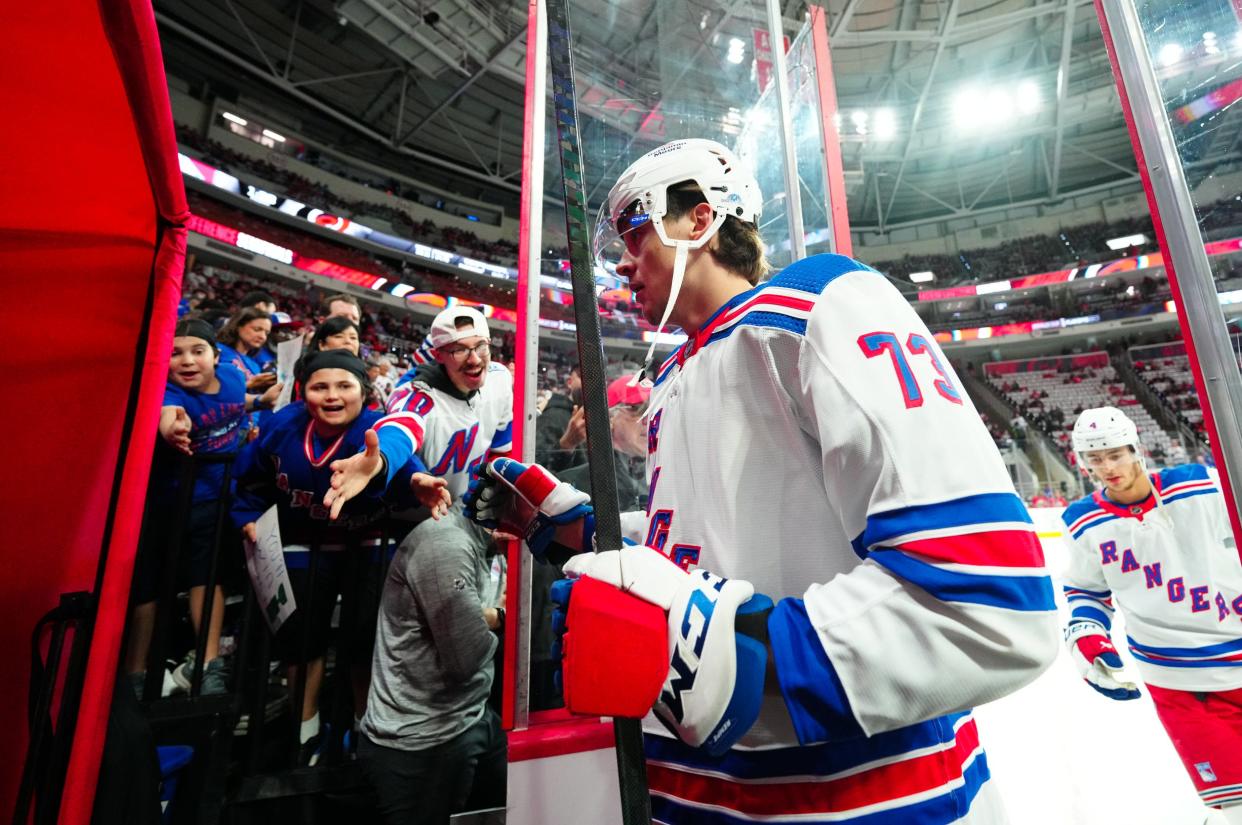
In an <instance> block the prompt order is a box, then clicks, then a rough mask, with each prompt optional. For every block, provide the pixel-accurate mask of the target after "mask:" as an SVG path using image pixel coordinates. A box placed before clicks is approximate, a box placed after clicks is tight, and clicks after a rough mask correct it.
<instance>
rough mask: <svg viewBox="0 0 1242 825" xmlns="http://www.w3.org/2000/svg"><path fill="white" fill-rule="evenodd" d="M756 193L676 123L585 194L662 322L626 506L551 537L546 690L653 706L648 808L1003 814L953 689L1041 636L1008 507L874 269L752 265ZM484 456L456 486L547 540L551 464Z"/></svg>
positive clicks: (1052, 637)
mask: <svg viewBox="0 0 1242 825" xmlns="http://www.w3.org/2000/svg"><path fill="white" fill-rule="evenodd" d="M762 204H763V197H762V195H761V194H760V191H759V186H758V184H757V182H756V179H755V177H754V175H753V173H752V172H751V171H750V169H748V168H747V166H746V165H745V164H744V163H742V162H741V161H740V159H739V158H738V157H737V156H736V155H735V154H734V153H733V152H732V151H730V150H729V149H728V148H727V147H725V146H722V145H720V144H719V143H716V142H714V141H710V140H677V141H673V142H671V143H668V144H665V145H664V146H661V147H659V148H657V149H655V150H653V151H651V152H648V153H647V154H646V155H644V156H642V157H640V158H638V159H637V160H636V161H634V163H633V164H632V165H631V166H630V167H629V168H628V169H627V170H626V171H625V172H624V173H623V174H622V175H621V177H620V179H619V180H618V181H617V183H616V185H615V186H614V187H613V188H612V190H611V192H610V193H609V196H608V202H607V204H606V205H605V207H604V209H603V210H602V211H601V214H600V218H599V221H598V225H597V232H596V250H597V255H598V256H599V259H598V261H597V262H598V263H599V265H600V266H601V267H602V268H604V269H608V268H609V267H610V266H612V267H613V269H614V271H615V272H616V275H617V276H618V277H619V278H621V279H623V280H626V281H627V282H628V283H629V286H630V288H631V290H632V291H633V294H634V298H635V300H636V301H637V302H638V303H639V304H640V305H641V307H642V312H643V315H644V316H645V318H646V319H647V320H648V321H649V322H650V323H652V324H659V325H661V326H663V325H664V324H670V325H676V326H679V327H680V328H681V329H682V331H683V332H685V333H686V335H687V336H688V339H689V340H688V341H687V342H686V343H685V344H683V345H682V346H681V347H679V348H678V350H677V351H676V352H675V353H674V354H673V356H672V357H670V358H668V359H667V360H665V361H664V363H663V364H662V365H660V366H659V367H658V368H657V369H655V370H654V371H653V372H654V374H653V375H652V383H653V386H652V389H651V395H650V399H649V403H648V406H647V409H646V414H645V418H646V433H645V435H646V438H645V444H644V445H643V448H644V449H645V452H646V475H647V483H648V488H649V501H648V507H647V509H646V511H645V512H644V511H641V510H640V511H637V512H636V513H623V514H622V527H623V530H628V531H629V532H628V536H629V538H632V539H636V540H637V541H638V542H639V543H640V545H641V546H638V547H627V548H625V549H618V548H610V547H601V548H599V549H600V551H601V552H599V553H596V554H590V553H581V554H579V555H575V556H573V557H572V558H570V559H568V560H567V561H566V564H565V568H564V570H565V572H566V574H567V575H568V576H570V577H571V579H573V578H574V577H577V579H578V583H576V584H574V585H573V586H572V593H573V595H572V598H571V599H570V600H569V605H568V613H567V621H568V625H567V629H566V639H565V644H564V646H563V648H562V649H563V651H564V657H563V676H564V678H563V684H564V687H565V699H566V705H567V707H569V709H570V710H571V711H577V710H581V711H582V712H587V711H598V712H602V713H603V715H627V714H628V715H633V714H634V712H635V710H634V709H635V708H639V709H640V710H643V711H645V710H646V708H651V709H652V710H653V712H654V713H653V715H652V716H650V717H648V719H647V720H646V722H645V724H644V733H645V734H647V735H646V736H645V742H644V745H645V748H646V753H647V757H648V760H649V761H648V776H647V778H648V784H649V787H650V790H651V805H652V813H653V818H654V820H655V821H659V822H699V821H703V822H706V821H709V820H710V821H712V822H716V821H719V822H726V821H728V822H735V821H736V822H742V821H747V822H749V821H759V820H768V819H773V820H775V819H780V820H782V821H784V820H785V819H786V818H788V819H789V820H790V821H792V820H793V819H799V820H800V821H803V820H804V821H806V822H811V821H815V822H827V821H832V822H836V823H850V822H858V823H861V822H871V821H873V820H874V819H877V818H879V819H884V821H892V822H901V823H908V824H909V825H930V823H937V825H939V823H944V822H948V821H950V820H952V821H954V822H957V823H962V825H983V824H984V823H994V822H999V821H1003V816H1002V814H1001V813H1000V811H999V800H998V798H997V792H996V791H995V790H994V789H993V786H992V785H991V783H989V782H988V772H987V760H986V759H984V758H982V756H980V750H979V738H978V737H979V732H978V730H977V728H976V724H975V721H974V720H973V718H972V717H971V715H970V713H969V712H968V711H966V710H965V709H967V708H970V707H972V706H974V705H976V704H979V703H983V702H988V701H991V700H993V699H996V698H998V697H1000V696H1003V695H1005V694H1007V693H1009V692H1011V691H1013V690H1015V689H1017V688H1018V687H1021V686H1022V685H1024V684H1026V683H1027V682H1029V681H1030V680H1031V679H1033V678H1035V676H1036V675H1037V674H1038V673H1040V672H1041V671H1042V670H1043V669H1044V668H1045V667H1046V666H1047V665H1048V664H1049V663H1050V662H1051V661H1052V660H1053V658H1055V656H1056V653H1057V644H1058V639H1057V618H1056V603H1055V598H1054V596H1053V590H1052V582H1051V580H1050V579H1049V577H1048V576H1047V575H1046V573H1045V571H1044V570H1043V556H1042V551H1041V548H1040V545H1039V541H1038V537H1037V536H1036V533H1035V531H1034V528H1033V526H1032V524H1031V520H1030V516H1029V515H1028V514H1027V512H1026V509H1025V508H1024V507H1023V505H1022V502H1021V499H1019V498H1018V496H1017V494H1016V493H1015V491H1014V489H1013V484H1012V482H1011V480H1010V478H1009V476H1008V474H1007V472H1006V471H1005V467H1004V463H1003V462H1002V461H1001V459H1000V456H999V454H998V453H997V450H996V446H995V444H994V443H993V441H992V439H991V437H990V436H989V435H988V432H987V430H986V428H985V427H984V425H983V423H982V421H981V420H980V418H979V415H978V413H977V412H976V411H975V408H974V406H973V405H972V404H971V402H970V399H968V398H967V397H966V396H965V394H964V393H963V391H962V390H961V389H960V383H959V381H958V379H957V377H956V375H955V374H954V372H953V369H952V367H951V366H950V365H949V363H948V361H947V360H946V359H945V358H944V354H943V353H942V352H941V351H940V349H939V347H938V346H937V344H936V342H935V339H934V337H933V336H932V334H931V333H930V332H929V331H928V330H927V327H926V325H925V324H924V323H923V322H922V321H921V320H920V319H919V317H918V315H917V314H916V313H915V312H914V310H913V308H912V307H911V306H910V304H909V303H908V302H907V301H905V300H904V299H903V298H902V296H901V294H900V293H899V292H898V291H897V290H896V289H895V288H894V287H893V286H892V285H891V284H890V283H889V282H888V280H887V279H886V278H884V277H883V276H882V275H880V274H879V273H878V272H876V271H875V270H874V269H871V268H870V267H868V266H866V265H864V264H861V263H859V262H858V261H855V260H851V259H850V258H847V257H844V256H841V255H816V256H812V257H809V258H806V259H805V260H801V261H797V262H795V263H793V264H791V265H790V266H788V267H786V268H785V269H784V270H782V271H781V272H779V273H777V274H775V275H773V276H772V277H771V278H770V279H769V280H766V281H764V278H765V277H766V276H767V274H768V272H767V270H768V264H767V262H766V260H765V257H764V243H763V239H762V237H761V236H760V233H759V228H758V223H757V222H758V219H759V215H760V208H761V205H762ZM488 476H489V478H488V479H485V480H482V481H481V482H480V484H479V486H478V487H477V488H476V489H477V490H478V499H479V501H480V502H482V504H483V505H485V506H484V507H481V508H476V510H477V511H478V512H484V511H487V512H491V513H501V514H503V513H504V512H505V509H504V505H503V502H504V501H505V499H506V498H510V499H513V500H516V499H522V500H524V502H525V504H527V505H528V509H537V510H538V516H537V517H536V518H535V519H534V521H533V522H531V524H532V525H533V527H534V534H536V535H542V534H543V533H544V532H546V530H545V527H547V525H549V524H550V525H552V526H555V527H557V528H558V530H557V533H556V537H557V541H555V542H552V543H551V544H549V545H547V546H546V549H545V552H546V553H547V557H548V558H549V559H553V560H555V559H554V558H553V556H552V555H551V553H552V552H553V551H554V550H556V549H557V548H558V545H559V546H567V547H570V549H571V550H572V549H573V546H572V545H573V532H572V531H571V530H569V529H568V527H569V526H570V525H569V524H568V522H566V521H565V519H566V513H567V510H569V509H570V508H571V507H582V506H585V505H584V504H582V503H581V502H579V501H578V500H577V499H574V498H572V497H571V496H569V495H566V494H565V491H564V490H563V486H568V485H564V484H563V482H562V484H561V485H557V484H556V483H555V479H552V478H550V477H549V475H548V474H547V473H546V471H543V470H541V469H539V470H537V469H536V468H533V467H532V468H521V471H518V468H515V467H514V465H513V463H512V462H503V463H498V464H493V465H489V466H488ZM470 512H471V510H470V498H469V497H468V499H467V514H469V513H470ZM513 512H520V508H518V509H515V510H513ZM634 517H637V518H636V519H635V518H634ZM539 519H543V520H544V522H546V524H543V525H541V524H540V522H539ZM497 520H499V521H501V522H502V523H504V522H503V520H502V519H500V518H499V517H498V519H497ZM582 523H583V525H584V526H585V525H586V524H587V519H586V518H585V517H583V519H582ZM549 529H550V528H549ZM527 534H528V535H531V534H532V533H531V531H530V529H529V528H528V530H527ZM528 545H529V546H531V549H532V552H536V548H535V546H534V545H533V544H531V543H530V542H528ZM588 547H589V544H588ZM586 580H594V581H586ZM559 584H560V583H558V585H559ZM584 585H585V586H584ZM557 593H558V595H556V596H554V598H559V597H560V596H562V595H564V588H563V587H558V591H557ZM603 594H607V597H604V595H603ZM765 594H766V595H765ZM769 597H771V598H769ZM777 600H779V602H778V603H776V604H773V602H776V601H777ZM638 602H643V603H645V604H642V605H641V606H640V605H638V604H637V603H638ZM652 605H655V606H656V607H658V608H659V613H658V618H659V619H660V620H661V621H658V622H655V625H656V626H655V627H654V629H652V628H651V627H650V626H648V625H647V624H646V623H645V622H642V621H634V619H635V618H636V617H649V616H651V615H655V613H653V611H652V610H651V606H652ZM631 607H632V610H631ZM619 614H624V615H619ZM576 616H577V617H579V618H586V617H592V618H591V619H590V620H588V621H576V619H575V617H576ZM596 617H598V620H596ZM619 650H625V651H627V652H629V651H639V650H650V651H654V654H653V655H654V658H655V660H656V661H658V662H661V663H662V664H663V665H664V667H663V669H661V668H659V667H648V665H649V662H648V661H647V660H645V659H644V660H642V661H639V659H638V658H637V657H635V658H626V657H620V656H618V655H616V654H617V651H619ZM627 662H628V663H630V665H641V667H637V666H627V664H626V663H627ZM933 751H934V752H935V753H936V755H937V756H936V759H935V760H934V764H931V763H929V762H928V761H927V759H926V754H928V753H932V752H933ZM924 768H926V769H927V773H923V769H924ZM916 787H917V789H918V790H917V792H914V791H913V789H914V788H916Z"/></svg>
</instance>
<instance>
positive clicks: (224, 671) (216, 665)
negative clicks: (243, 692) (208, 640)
mask: <svg viewBox="0 0 1242 825" xmlns="http://www.w3.org/2000/svg"><path fill="white" fill-rule="evenodd" d="M228 680H229V671H228V667H227V665H226V662H225V660H224V657H222V656H220V657H217V658H215V659H212V660H211V661H210V662H208V663H207V664H206V665H204V667H203V692H202V695H203V696H211V695H213V694H220V693H228V692H229V685H228Z"/></svg>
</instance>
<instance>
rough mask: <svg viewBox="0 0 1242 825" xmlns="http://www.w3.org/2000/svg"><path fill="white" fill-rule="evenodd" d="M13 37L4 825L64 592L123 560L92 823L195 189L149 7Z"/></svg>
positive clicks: (33, 10) (96, 7) (86, 732)
mask: <svg viewBox="0 0 1242 825" xmlns="http://www.w3.org/2000/svg"><path fill="white" fill-rule="evenodd" d="M3 32H4V33H3V35H0V39H2V40H3V45H4V48H2V49H0V76H2V77H4V78H6V81H7V82H6V83H5V87H4V101H5V106H4V112H5V115H6V117H5V124H4V129H3V132H2V133H0V147H2V152H0V157H3V158H4V160H3V162H0V204H2V208H0V275H2V276H3V279H4V281H3V283H4V294H5V295H6V296H7V301H6V304H7V306H8V308H9V309H8V312H7V313H6V318H5V327H6V329H5V334H4V337H3V344H2V345H0V353H2V355H0V364H3V366H4V372H3V374H4V377H5V383H6V385H7V389H8V392H7V393H6V396H7V399H8V403H6V404H5V405H4V418H3V420H4V429H5V432H6V433H7V434H8V439H7V440H8V448H7V450H6V452H7V453H8V455H7V456H6V469H5V473H4V475H5V481H4V485H3V489H4V500H5V501H4V507H5V512H6V514H7V515H8V518H7V522H8V525H7V529H6V531H5V532H6V535H5V539H6V540H5V541H4V542H3V543H0V567H2V569H3V570H4V575H3V576H0V604H3V605H4V621H3V622H0V650H3V651H5V658H6V660H7V661H8V662H9V666H8V667H6V668H5V669H4V673H3V675H0V730H4V731H5V736H4V737H0V811H11V810H12V806H13V803H14V801H15V796H16V788H17V783H18V779H19V776H20V771H21V765H22V760H23V757H24V754H25V750H26V744H27V743H26V733H25V732H26V719H25V709H26V693H27V680H28V678H29V674H28V671H27V662H28V661H29V653H28V650H29V637H30V632H31V629H32V627H33V625H34V622H35V621H36V620H37V619H38V617H39V616H40V615H41V614H42V613H44V612H45V611H46V610H48V609H49V608H51V607H54V606H55V604H56V602H57V597H58V595H59V594H60V593H62V592H66V591H70V590H91V589H93V588H94V587H95V582H96V576H97V573H98V572H99V564H100V560H101V558H102V557H103V555H104V553H105V549H106V558H107V566H106V570H105V572H104V576H103V578H102V581H103V587H102V589H101V591H100V594H99V597H100V598H99V610H98V616H97V620H96V632H95V636H94V639H93V643H92V647H91V655H90V660H89V663H88V673H87V682H86V686H85V689H84V693H83V697H82V701H81V705H80V708H81V712H80V717H79V725H78V731H77V736H76V737H75V741H74V751H73V756H72V759H71V764H70V769H69V775H68V776H67V777H66V781H65V800H64V809H63V814H62V821H63V822H85V821H86V820H87V819H88V817H89V810H90V804H91V800H92V798H93V794H94V783H95V775H96V773H97V770H98V761H99V753H100V749H101V748H102V736H103V732H104V727H105V721H106V715H107V708H108V702H109V699H110V695H111V685H112V678H113V674H114V673H115V667H116V656H117V651H118V648H119V643H120V636H121V629H122V626H123V621H124V604H125V600H126V597H127V595H128V589H129V577H130V573H131V571H132V567H133V556H134V550H135V545H136V540H137V531H138V524H139V519H140V516H141V509H142V497H143V490H144V487H145V483H146V473H147V468H148V466H149V463H150V456H151V449H152V445H153V431H154V424H155V420H156V417H157V416H158V405H159V402H160V398H161V395H162V389H163V383H164V377H165V375H166V372H167V368H168V367H167V365H168V361H167V352H168V346H169V342H170V339H171V335H172V325H173V323H174V322H175V313H176V302H177V296H178V293H179V289H180V280H181V268H182V266H183V262H184V251H185V234H184V229H182V228H181V225H182V224H183V223H184V220H185V217H186V206H185V193H184V191H183V189H182V185H181V179H180V175H179V174H178V172H177V159H176V143H175V138H174V136H173V130H172V120H171V113H170V109H169V104H168V95H167V87H166V85H165V79H164V73H163V61H162V56H161V54H160V49H159V42H158V38H157V36H156V30H155V22H154V17H153V15H152V12H151V8H150V3H149V0H146V1H145V2H144V0H109V2H106V3H97V2H86V0H43V2H39V3H21V4H15V5H12V6H11V7H10V8H8V9H7V10H6V13H5V25H4V28H3ZM123 444H125V445H126V448H125V451H124V454H122V445H123ZM6 815H7V814H6Z"/></svg>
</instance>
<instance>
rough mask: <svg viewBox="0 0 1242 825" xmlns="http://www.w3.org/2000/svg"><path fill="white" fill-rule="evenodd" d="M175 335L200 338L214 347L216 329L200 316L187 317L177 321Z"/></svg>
mask: <svg viewBox="0 0 1242 825" xmlns="http://www.w3.org/2000/svg"><path fill="white" fill-rule="evenodd" d="M175 334H176V335H179V336H181V337H184V338H202V339H203V340H204V341H206V342H207V343H209V344H211V348H212V349H216V331H215V329H213V328H212V326H211V324H209V323H207V322H206V321H204V320H203V319H201V318H187V319H185V320H182V321H178V322H177V329H176V333H175Z"/></svg>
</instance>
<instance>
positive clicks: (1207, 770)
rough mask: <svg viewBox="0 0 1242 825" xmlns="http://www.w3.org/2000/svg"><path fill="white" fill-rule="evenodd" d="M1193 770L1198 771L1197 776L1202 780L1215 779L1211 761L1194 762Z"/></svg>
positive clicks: (1211, 780)
mask: <svg viewBox="0 0 1242 825" xmlns="http://www.w3.org/2000/svg"><path fill="white" fill-rule="evenodd" d="M1195 770H1196V771H1198V772H1199V778H1200V779H1202V780H1203V781H1204V782H1215V781H1216V772H1215V771H1213V770H1212V763H1211V762H1196V763H1195Z"/></svg>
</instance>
